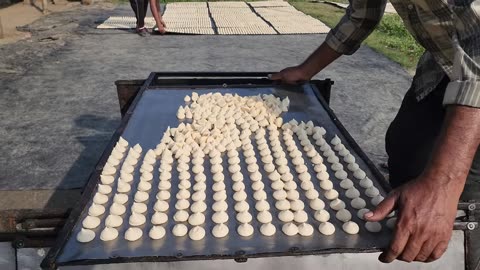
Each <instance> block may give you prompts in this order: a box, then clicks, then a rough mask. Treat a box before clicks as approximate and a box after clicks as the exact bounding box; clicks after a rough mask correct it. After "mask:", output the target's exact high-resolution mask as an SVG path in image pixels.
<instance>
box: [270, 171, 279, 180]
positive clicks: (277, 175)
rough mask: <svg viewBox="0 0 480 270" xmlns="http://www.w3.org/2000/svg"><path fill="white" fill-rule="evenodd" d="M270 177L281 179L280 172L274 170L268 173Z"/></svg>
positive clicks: (271, 178)
mask: <svg viewBox="0 0 480 270" xmlns="http://www.w3.org/2000/svg"><path fill="white" fill-rule="evenodd" d="M268 178H269V179H270V180H272V181H278V180H280V174H279V173H278V172H277V171H273V172H272V173H270V174H269V175H268Z"/></svg>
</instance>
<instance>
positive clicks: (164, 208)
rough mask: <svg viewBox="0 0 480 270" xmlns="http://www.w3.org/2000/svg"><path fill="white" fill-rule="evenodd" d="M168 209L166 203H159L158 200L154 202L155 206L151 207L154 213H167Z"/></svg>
mask: <svg viewBox="0 0 480 270" xmlns="http://www.w3.org/2000/svg"><path fill="white" fill-rule="evenodd" d="M168 208H169V205H168V203H167V202H166V201H161V200H158V201H157V202H155V204H154V205H153V209H154V210H155V211H159V212H165V211H167V210H168Z"/></svg>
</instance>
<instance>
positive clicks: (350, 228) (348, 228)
mask: <svg viewBox="0 0 480 270" xmlns="http://www.w3.org/2000/svg"><path fill="white" fill-rule="evenodd" d="M342 228H343V230H344V231H345V232H346V233H348V234H357V233H358V232H359V230H360V228H359V227H358V224H357V223H355V222H353V221H348V222H345V223H343V225H342Z"/></svg>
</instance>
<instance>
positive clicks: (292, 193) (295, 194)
mask: <svg viewBox="0 0 480 270" xmlns="http://www.w3.org/2000/svg"><path fill="white" fill-rule="evenodd" d="M299 198H300V193H299V192H298V191H296V190H294V189H293V190H289V191H287V199H289V200H290V201H296V200H298V199H299Z"/></svg>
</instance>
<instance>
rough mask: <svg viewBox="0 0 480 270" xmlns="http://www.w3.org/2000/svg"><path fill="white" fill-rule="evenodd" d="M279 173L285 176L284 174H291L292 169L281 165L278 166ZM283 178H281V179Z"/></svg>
mask: <svg viewBox="0 0 480 270" xmlns="http://www.w3.org/2000/svg"><path fill="white" fill-rule="evenodd" d="M277 171H278V172H279V173H280V174H281V175H283V174H286V173H287V172H290V168H289V167H288V166H286V165H281V166H278V168H277ZM280 178H281V177H280Z"/></svg>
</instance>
